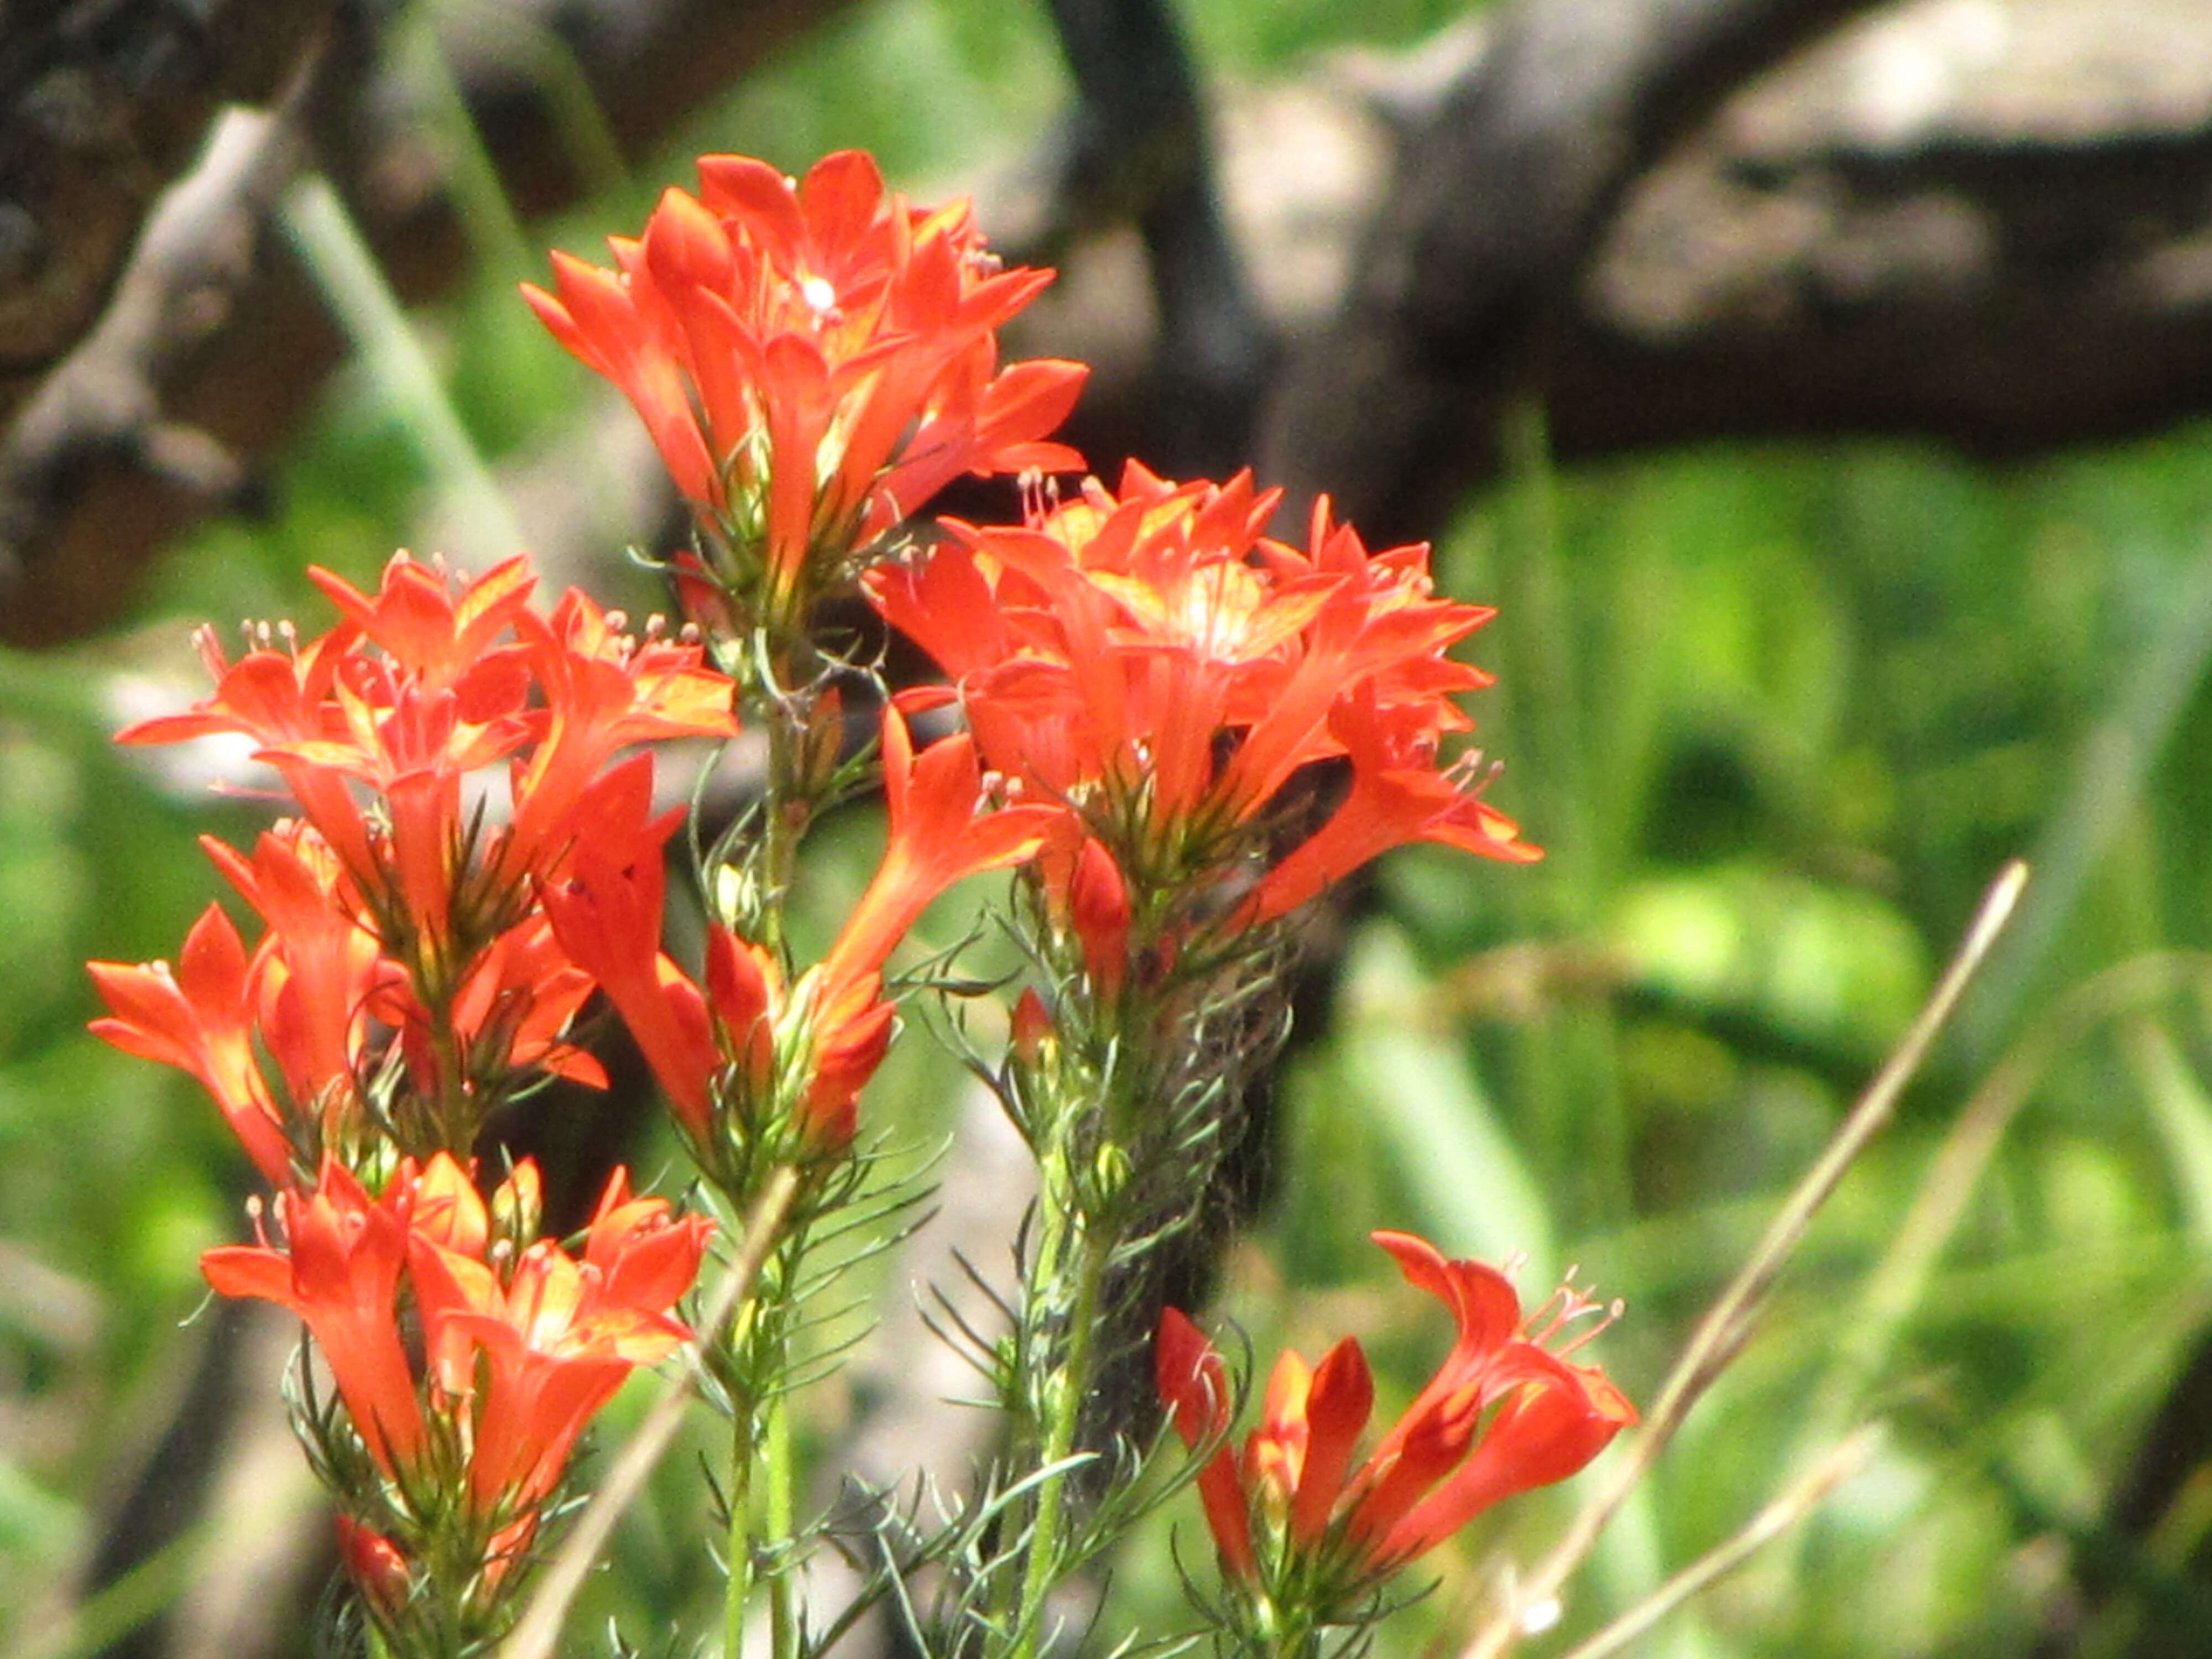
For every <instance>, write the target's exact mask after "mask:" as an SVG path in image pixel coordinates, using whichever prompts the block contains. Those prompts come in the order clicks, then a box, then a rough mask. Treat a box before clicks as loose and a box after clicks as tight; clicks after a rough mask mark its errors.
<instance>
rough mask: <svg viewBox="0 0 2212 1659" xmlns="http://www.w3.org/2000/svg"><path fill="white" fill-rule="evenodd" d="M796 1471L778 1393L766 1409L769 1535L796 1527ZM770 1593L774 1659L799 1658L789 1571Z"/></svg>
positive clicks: (787, 1417)
mask: <svg viewBox="0 0 2212 1659" xmlns="http://www.w3.org/2000/svg"><path fill="white" fill-rule="evenodd" d="M797 1473H798V1466H797V1456H796V1453H795V1450H794V1449H793V1443H792V1435H791V1405H790V1401H788V1400H787V1399H786V1398H785V1396H784V1395H781V1394H778V1395H776V1397H775V1399H774V1400H773V1401H770V1402H769V1408H768V1535H769V1537H771V1538H775V1539H789V1538H790V1537H792V1536H793V1531H794V1529H795V1528H797V1526H798V1523H799V1510H798V1503H797V1498H796V1489H797V1486H798V1480H797ZM769 1632H770V1634H771V1636H772V1638H773V1644H772V1651H773V1652H774V1655H775V1659H798V1653H799V1620H798V1618H797V1615H796V1610H795V1609H794V1608H793V1606H792V1595H791V1576H790V1574H789V1573H787V1572H781V1571H779V1572H777V1573H776V1574H775V1576H774V1577H772V1578H771V1579H770V1580H769Z"/></svg>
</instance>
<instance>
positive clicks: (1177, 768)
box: [867, 463, 1538, 943]
mask: <svg viewBox="0 0 2212 1659" xmlns="http://www.w3.org/2000/svg"><path fill="white" fill-rule="evenodd" d="M1276 500H1277V494H1276V492H1273V491H1266V492H1261V491H1257V490H1255V489H1254V487H1253V484H1252V480H1251V477H1250V476H1249V474H1240V475H1239V476H1238V477H1235V478H1232V479H1231V480H1230V481H1229V483H1226V484H1221V485H1215V484H1212V483H1188V484H1176V483H1169V482H1167V481H1165V480H1163V479H1160V478H1157V477H1153V476H1152V474H1151V473H1149V472H1147V471H1145V470H1144V469H1143V468H1142V467H1140V466H1138V465H1135V464H1133V463H1132V464H1131V465H1130V466H1129V468H1128V470H1127V472H1126V473H1125V474H1124V476H1123V478H1122V483H1121V490H1120V493H1119V494H1118V495H1115V493H1112V492H1109V490H1107V489H1104V488H1103V486H1102V485H1100V484H1099V483H1097V481H1095V480H1092V481H1091V482H1088V483H1085V486H1084V489H1083V492H1082V494H1081V495H1080V496H1079V498H1078V499H1076V500H1074V501H1066V502H1057V501H1050V500H1044V501H1037V502H1035V503H1033V505H1032V507H1031V510H1030V513H1029V517H1028V521H1027V523H1026V524H1025V525H1024V526H1022V527H1019V528H992V529H977V528H974V527H972V526H964V525H958V524H955V525H953V526H951V530H952V532H953V539H952V540H951V542H949V543H948V544H944V545H940V546H939V547H937V548H935V549H933V550H931V551H930V552H929V553H928V554H927V555H926V556H921V557H920V558H918V559H916V560H915V561H914V562H910V563H907V564H903V565H900V566H896V567H886V568H878V569H877V570H875V571H872V572H871V573H870V574H869V576H868V579H867V586H868V591H869V593H870V596H871V598H872V600H873V601H874V603H875V605H876V606H877V608H878V610H879V611H881V612H882V613H883V615H884V617H885V618H886V619H887V620H888V621H889V622H890V623H892V624H893V625H894V626H895V627H896V628H897V629H900V630H901V631H902V632H903V633H905V634H906V635H908V636H909V637H911V638H912V639H913V640H915V641H916V643H918V644H919V645H921V647H922V648H923V649H924V650H925V651H927V652H928V653H930V654H931V655H932V656H933V657H934V658H935V659H936V660H937V662H938V664H939V666H940V667H942V668H943V669H944V670H945V672H946V673H947V674H948V675H949V676H950V677H951V679H952V681H953V685H954V693H955V695H957V697H958V698H959V700H960V702H961V703H962V705H963V708H964V709H965V711H966V713H967V716H968V720H969V726H970V727H971V728H972V729H973V731H974V732H975V739H976V743H977V744H978V746H979V747H980V749H981V752H982V755H983V757H984V759H985V761H986V763H987V764H989V765H990V766H992V767H993V768H994V769H997V770H998V771H1000V773H1002V774H1004V775H1006V776H1007V777H1009V778H1011V779H1014V780H1018V782H1019V785H1020V787H1022V789H1023V791H1024V793H1025V794H1026V795H1027V796H1028V797H1029V798H1030V799H1050V800H1055V801H1060V802H1063V803H1065V804H1066V805H1067V806H1068V808H1069V809H1071V810H1072V811H1073V813H1074V814H1075V815H1076V817H1077V818H1078V819H1079V823H1080V827H1081V833H1082V835H1083V836H1085V837H1088V838H1089V839H1090V840H1091V842H1094V843H1095V844H1097V845H1098V846H1100V847H1103V848H1104V849H1105V850H1106V852H1108V853H1109V854H1111V856H1112V859H1113V861H1114V862H1115V865H1116V866H1118V868H1119V870H1120V872H1121V877H1122V878H1123V880H1124V882H1125V883H1126V884H1127V888H1128V891H1129V902H1130V903H1131V904H1132V906H1133V908H1134V909H1135V910H1136V912H1137V913H1138V914H1139V915H1142V914H1144V913H1146V911H1147V910H1148V909H1156V908H1158V907H1159V906H1160V905H1161V904H1162V903H1163V902H1171V901H1172V898H1173V896H1175V895H1177V894H1179V893H1188V892H1192V891H1214V892H1218V890H1219V889H1220V887H1221V884H1222V883H1223V881H1224V880H1225V879H1226V878H1232V877H1233V878H1235V879H1236V881H1237V883H1239V884H1246V883H1249V881H1250V880H1251V879H1252V878H1255V877H1258V878H1261V884H1260V887H1259V889H1258V890H1256V891H1254V892H1252V893H1251V894H1250V895H1249V897H1248V898H1247V899H1246V900H1245V901H1244V902H1242V903H1241V904H1239V905H1237V906H1235V907H1233V908H1232V909H1231V921H1232V923H1233V925H1236V926H1244V925H1249V924H1251V923H1255V922H1259V921H1268V920H1272V919H1273V918H1274V917H1275V916H1278V915H1282V914H1284V913H1285V911H1287V910H1289V909H1290V908H1293V907H1294V906H1295V905H1296V904H1297V903H1298V902H1302V901H1303V900H1304V899H1305V898H1308V897H1310V896H1312V895H1313V894H1314V893H1316V892H1317V891H1319V890H1321V888H1322V887H1323V886H1325V885H1326V884H1328V883H1329V882H1331V881H1334V880H1336V879H1339V878H1341V877H1342V876H1343V875H1344V874H1345V873H1346V872H1348V871H1349V870H1351V869H1352V868H1355V867H1357V866H1358V864H1360V863H1362V862H1364V860H1367V859H1369V858H1371V857H1373V856H1374V855H1375V854H1376V853H1377V852H1379V851H1381V850H1383V848H1386V847H1389V846H1394V845H1396V844H1397V843H1399V842H1405V841H1410V840H1423V839H1425V840H1442V841H1448V842H1450V843H1451V844H1453V845H1455V846H1459V847H1462V848H1465V849H1466V850H1468V851H1471V852H1476V853H1480V854H1485V855H1486V856H1489V857H1492V858H1500V859H1506V860H1528V859H1533V858H1534V857H1536V856H1538V854H1537V852H1536V850H1535V849H1534V848H1531V847H1528V845H1526V844H1525V843H1523V842H1520V841H1519V840H1518V839H1517V837H1516V832H1515V830H1514V827H1513V825H1512V823H1511V822H1510V820H1508V819H1507V818H1505V817H1504V816H1503V815H1502V814H1500V813H1498V812H1495V811H1492V810H1491V809H1490V808H1488V807H1487V806H1484V805H1480V802H1479V801H1478V800H1477V799H1476V790H1477V789H1478V788H1479V787H1480V782H1481V778H1480V775H1479V773H1478V772H1477V771H1476V770H1475V767H1474V763H1472V762H1462V763H1457V764H1455V765H1452V766H1445V767H1440V766H1439V764H1438V758H1437V753H1438V749H1439V746H1440V744H1441V743H1442V742H1443V739H1445V738H1447V737H1449V736H1452V735H1455V734H1456V733H1459V732H1463V731H1465V730H1466V729H1467V727H1468V720H1467V717H1466V716H1465V715H1464V714H1462V713H1461V712H1460V710H1459V708H1457V706H1456V705H1455V703H1454V702H1453V701H1452V699H1453V697H1454V696H1455V695H1456V694H1457V693H1459V692H1462V691H1466V690H1474V689H1476V688H1479V687H1481V686H1484V685H1486V684H1489V683H1490V681H1489V677H1488V676H1487V675H1486V674H1484V673H1482V672H1481V671H1480V670H1478V669H1475V668H1472V667H1469V666H1468V665H1464V664H1461V663H1458V662H1455V661H1454V660H1453V659H1451V658H1450V657H1449V656H1448V655H1447V654H1446V652H1447V651H1448V649H1449V647H1451V646H1453V645H1454V644H1455V643H1456V642H1457V641H1460V640H1462V639H1463V638H1464V637H1466V636H1467V635H1468V634H1469V633H1471V632H1473V631H1474V629H1476V628H1478V627H1480V626H1481V624H1482V623H1485V622H1486V621H1487V620H1489V618H1490V616H1491V614H1492V613H1491V612H1490V611H1486V610H1484V609H1482V608H1480V607H1479V606H1475V605H1459V604H1455V603H1453V602H1450V601H1448V600H1443V599H1437V598H1434V597H1433V596H1432V595H1431V591H1430V586H1429V575H1428V554H1427V550H1426V549H1425V547H1401V548H1395V549H1391V550H1387V551H1384V552H1381V553H1374V554H1370V552H1369V551H1368V550H1367V549H1366V548H1365V547H1364V545H1363V544H1361V542H1360V540H1359V538H1358V536H1357V535H1356V534H1354V533H1353V532H1352V531H1351V530H1350V529H1349V528H1347V527H1346V526H1340V525H1338V524H1336V523H1334V520H1332V519H1331V518H1330V516H1329V513H1328V505H1327V503H1326V502H1325V501H1324V502H1322V504H1321V505H1320V506H1318V507H1316V510H1315V513H1314V516H1313V520H1312V522H1311V525H1310V527H1309V532H1308V536H1307V542H1306V545H1305V547H1304V550H1298V549H1294V548H1291V547H1290V546H1287V545H1285V544H1282V543H1279V542H1277V541H1273V540H1272V539H1270V538H1267V537H1266V536H1265V535H1263V534H1262V533H1261V527H1262V526H1263V525H1264V524H1265V523H1266V521H1267V518H1268V516H1269V514H1270V513H1272V512H1273V508H1274V506H1275V503H1276ZM1332 767H1333V768H1334V769H1337V770H1340V771H1341V770H1343V769H1349V770H1350V771H1351V773H1352V777H1353V780H1354V782H1353V787H1352V793H1351V794H1350V796H1349V797H1348V798H1347V799H1346V800H1345V801H1344V802H1343V804H1342V805H1340V806H1339V807H1338V808H1337V809H1336V811H1334V813H1333V814H1332V815H1331V816H1330V817H1329V818H1328V822H1327V823H1324V824H1323V825H1322V828H1321V829H1319V830H1318V831H1316V832H1312V833H1311V834H1310V835H1307V836H1304V837H1302V839H1303V840H1304V843H1305V845H1304V846H1297V847H1295V848H1294V850H1291V851H1290V852H1288V853H1287V854H1285V852H1284V851H1283V848H1284V845H1285V839H1286V836H1288V835H1289V834H1290V833H1291V832H1292V831H1294V830H1296V829H1297V828H1298V823H1297V820H1298V819H1299V818H1300V817H1301V816H1302V812H1301V809H1300V803H1301V801H1303V800H1304V799H1309V798H1311V797H1314V796H1316V793H1317V792H1316V790H1314V789H1313V788H1311V787H1307V786H1310V784H1311V783H1312V782H1313V781H1316V780H1317V778H1318V775H1319V772H1320V770H1321V769H1326V768H1332ZM1301 780H1304V784H1302V783H1301ZM1307 847H1310V848H1311V850H1310V851H1307V850H1306V848H1307ZM1301 854H1304V856H1303V857H1301ZM1275 866H1285V870H1284V873H1283V874H1282V877H1281V878H1280V879H1279V880H1273V879H1272V878H1268V876H1267V872H1268V871H1269V870H1270V869H1271V868H1273V867H1275ZM1076 868H1077V866H1076V865H1075V863H1074V862H1073V860H1056V861H1054V863H1053V864H1051V865H1050V866H1047V878H1048V882H1066V881H1067V880H1070V879H1073V876H1074V874H1075V872H1076ZM1059 897H1060V900H1061V901H1062V902H1063V904H1065V902H1066V900H1067V898H1068V896H1067V895H1066V894H1061V895H1060V896H1059ZM1211 908H1213V909H1216V910H1218V909H1219V908H1221V902H1220V900H1219V899H1218V898H1216V899H1214V900H1212V901H1211ZM1087 942H1088V941H1086V943H1087Z"/></svg>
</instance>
